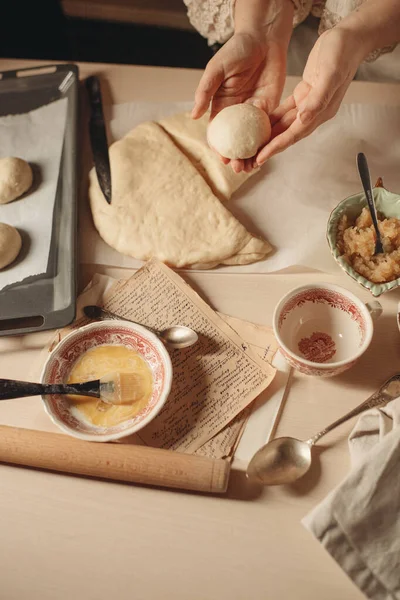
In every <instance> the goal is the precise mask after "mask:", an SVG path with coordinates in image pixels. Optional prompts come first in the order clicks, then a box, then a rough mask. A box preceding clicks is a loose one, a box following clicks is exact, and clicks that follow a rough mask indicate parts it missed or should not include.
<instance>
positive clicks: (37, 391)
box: [0, 373, 142, 404]
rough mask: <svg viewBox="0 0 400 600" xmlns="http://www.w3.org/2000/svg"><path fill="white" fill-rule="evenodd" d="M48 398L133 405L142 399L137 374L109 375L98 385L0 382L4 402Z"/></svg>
mask: <svg viewBox="0 0 400 600" xmlns="http://www.w3.org/2000/svg"><path fill="white" fill-rule="evenodd" d="M48 394H68V395H79V396H91V397H92V398H100V399H101V400H103V401H104V402H107V403H108V404H129V403H131V402H136V401H137V400H139V399H140V398H141V397H142V394H141V382H140V377H139V376H138V375H137V374H136V373H109V374H107V375H105V376H104V377H101V378H100V379H95V380H94V381H85V382H83V383H61V384H60V383H32V382H30V381H16V380H14V379H0V400H10V399H11V398H22V397H25V396H38V395H48Z"/></svg>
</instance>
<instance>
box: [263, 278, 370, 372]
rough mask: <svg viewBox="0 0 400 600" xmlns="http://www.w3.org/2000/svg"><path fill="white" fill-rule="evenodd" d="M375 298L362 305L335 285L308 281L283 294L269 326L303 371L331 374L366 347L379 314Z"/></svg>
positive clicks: (351, 362) (353, 360)
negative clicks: (271, 325) (307, 283)
mask: <svg viewBox="0 0 400 600" xmlns="http://www.w3.org/2000/svg"><path fill="white" fill-rule="evenodd" d="M381 312H382V307H381V305H380V304H379V302H378V301H376V300H375V301H374V302H371V303H367V304H364V303H363V302H361V300H359V299H358V298H357V296H355V295H354V294H352V293H351V292H349V291H348V290H346V289H345V288H342V287H340V286H338V285H332V284H325V283H324V284H310V285H305V286H302V287H300V288H296V289H294V290H292V291H291V292H289V293H288V294H286V296H284V297H283V298H282V300H281V301H280V302H279V303H278V305H277V306H276V308H275V312H274V316H273V329H274V333H275V337H276V339H277V341H278V344H279V348H280V351H281V353H282V354H283V355H284V357H285V358H286V360H287V361H288V363H289V364H290V365H292V367H294V368H295V369H297V370H298V371H300V372H301V373H305V374H306V375H316V376H320V377H321V376H322V377H332V376H334V375H339V374H340V373H342V372H343V371H345V370H346V369H349V368H350V367H352V366H353V365H354V364H355V363H356V361H357V360H358V359H359V358H360V356H361V355H362V354H364V352H365V351H366V349H367V348H368V346H369V344H370V342H371V340H372V335H373V331H374V326H373V318H374V319H375V318H377V317H379V316H380V314H381Z"/></svg>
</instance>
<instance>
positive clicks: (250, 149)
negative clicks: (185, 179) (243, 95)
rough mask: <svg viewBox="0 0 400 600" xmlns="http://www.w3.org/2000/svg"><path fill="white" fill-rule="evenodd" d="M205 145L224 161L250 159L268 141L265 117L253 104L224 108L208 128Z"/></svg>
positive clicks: (268, 133) (268, 125)
mask: <svg viewBox="0 0 400 600" xmlns="http://www.w3.org/2000/svg"><path fill="white" fill-rule="evenodd" d="M207 137H208V143H209V144H210V146H212V148H214V150H216V151H217V152H218V153H219V154H221V155H222V156H225V157H226V158H230V159H235V158H251V157H252V156H255V154H256V153H257V150H258V149H259V148H260V147H261V146H263V145H264V144H266V143H267V142H268V140H269V138H270V137H271V124H270V122H269V118H268V115H267V113H265V112H264V111H263V110H261V109H260V108H257V106H253V104H234V105H233V106H228V107H227V108H224V109H223V110H221V112H219V113H218V114H217V116H216V117H214V119H213V120H212V121H211V123H210V125H209V126H208V134H207Z"/></svg>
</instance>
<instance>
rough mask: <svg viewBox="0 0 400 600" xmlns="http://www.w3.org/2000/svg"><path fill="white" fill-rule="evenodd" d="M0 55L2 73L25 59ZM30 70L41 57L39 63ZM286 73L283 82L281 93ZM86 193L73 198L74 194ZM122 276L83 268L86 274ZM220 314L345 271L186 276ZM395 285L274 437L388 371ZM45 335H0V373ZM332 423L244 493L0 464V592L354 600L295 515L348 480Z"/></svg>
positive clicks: (325, 412)
mask: <svg viewBox="0 0 400 600" xmlns="http://www.w3.org/2000/svg"><path fill="white" fill-rule="evenodd" d="M31 64H32V63H28V62H27V61H21V60H18V61H10V60H0V70H5V69H8V68H19V67H24V66H29V65H31ZM36 64H38V63H36ZM80 73H81V77H82V78H84V77H86V76H88V75H89V74H94V73H97V74H99V75H101V76H102V80H104V81H106V82H107V86H106V93H105V101H106V103H110V102H115V103H119V102H126V101H131V100H134V99H138V100H159V98H160V95H162V99H163V100H166V101H167V100H190V99H191V98H192V97H193V92H194V89H195V86H196V83H197V81H198V80H199V77H200V72H199V71H189V70H173V69H160V68H151V67H134V66H117V65H100V64H82V65H80ZM295 83H296V80H295V79H290V80H288V82H287V86H286V92H287V91H289V90H290V89H292V88H293V86H294V85H295ZM399 92H400V86H396V85H386V84H385V85H383V84H371V83H361V82H354V83H352V84H351V86H350V89H349V91H348V94H347V96H346V101H347V102H368V103H384V104H395V105H396V104H400V93H399ZM81 200H82V201H84V198H81ZM96 271H97V272H108V273H110V274H119V275H122V276H125V277H126V276H127V275H128V274H129V273H127V272H126V270H124V271H118V270H110V269H108V270H107V269H104V267H100V266H97V265H82V266H81V273H80V274H81V280H82V282H85V281H88V280H89V279H90V276H91V274H93V273H94V272H96ZM189 280H190V281H191V282H192V283H193V285H194V286H195V287H197V288H198V289H199V290H201V292H202V294H203V295H204V296H205V297H206V299H208V300H209V302H210V303H211V304H212V305H213V306H214V307H215V308H216V309H218V310H220V311H223V312H226V313H229V314H231V315H234V316H237V317H241V318H245V319H249V320H252V321H254V322H259V323H265V324H270V323H271V316H272V311H273V308H274V305H275V303H276V302H277V301H278V299H279V298H280V297H281V295H282V294H284V293H285V292H286V291H287V290H289V289H290V288H293V287H295V286H297V285H300V284H302V283H303V282H304V281H305V280H306V281H331V282H336V283H339V284H341V285H345V286H346V287H347V288H348V289H351V290H352V291H354V292H355V293H356V294H357V295H358V296H359V297H360V298H362V299H364V300H366V301H368V300H369V299H371V298H370V297H369V296H368V294H367V293H366V292H365V291H363V290H361V289H360V288H359V287H357V286H356V285H355V284H353V283H352V282H351V281H350V280H349V279H348V278H347V277H346V276H345V275H344V274H342V273H341V272H339V270H338V271H337V273H336V274H334V275H329V276H328V275H324V274H321V273H319V274H311V273H308V274H304V273H303V274H302V273H296V274H295V273H293V274H290V275H288V274H287V273H286V274H277V275H229V274H226V275H221V274H218V273H216V272H207V273H196V274H192V275H190V277H189ZM399 299H400V294H399V293H398V292H396V291H395V292H393V293H391V294H389V295H387V297H385V296H384V297H383V299H382V300H381V302H382V305H383V308H384V314H383V316H382V317H381V319H380V320H379V321H378V323H377V325H376V330H375V335H374V339H373V342H372V345H371V346H370V348H369V350H368V351H367V353H366V354H365V355H364V357H363V358H362V359H361V361H360V362H359V363H358V364H357V365H356V367H354V368H353V369H352V370H351V371H349V372H347V373H345V374H343V375H342V376H339V377H336V378H334V379H331V380H319V379H317V378H316V379H314V378H310V377H303V376H299V375H296V376H295V377H294V379H293V382H292V385H291V388H290V392H289V395H288V398H287V401H286V404H285V406H284V410H283V414H282V416H281V419H280V422H279V425H278V428H277V434H278V435H294V436H296V437H300V438H301V437H305V438H306V437H309V436H310V435H311V434H313V433H316V432H317V431H318V430H319V429H321V428H322V427H323V426H325V425H326V424H328V423H330V422H331V421H333V420H334V419H335V418H337V417H338V416H340V415H341V414H343V413H344V412H346V411H347V410H349V409H350V408H352V407H353V406H355V405H356V404H358V403H359V402H360V401H361V400H363V399H364V398H365V397H366V396H367V395H369V394H370V393H371V392H372V391H374V390H375V389H376V388H377V387H378V386H379V385H380V383H382V382H383V380H384V379H385V378H387V377H389V376H390V375H392V374H393V373H395V372H396V371H397V370H398V365H399V364H400V362H399V358H400V336H399V333H398V330H397V326H396V319H395V314H396V307H397V302H398V300H399ZM47 337H48V334H35V335H27V336H23V337H17V338H9V339H5V338H3V339H0V377H15V378H22V376H23V375H24V373H26V372H27V371H28V370H29V369H30V368H31V366H32V364H33V363H34V362H35V361H38V357H39V355H40V350H41V348H42V346H43V344H44V342H45V340H46V339H47ZM0 422H2V423H6V424H14V425H19V426H25V427H33V428H39V429H46V430H54V428H53V426H52V424H51V423H49V422H48V419H47V417H46V416H45V415H44V413H43V410H42V407H41V403H40V401H39V400H38V399H31V400H29V401H28V399H22V400H17V401H13V402H10V403H3V405H2V406H0ZM350 428H351V424H348V425H345V426H343V427H341V428H340V429H339V430H336V431H335V432H333V433H332V434H331V435H330V436H329V437H327V438H324V441H323V443H321V444H320V446H319V451H318V452H316V457H317V460H316V463H315V465H313V468H312V470H311V472H310V473H309V474H308V475H307V476H306V477H304V478H303V480H302V481H301V483H300V482H299V483H298V484H296V485H293V486H291V487H286V488H283V487H278V488H269V489H265V490H262V491H261V492H257V493H255V492H254V493H253V491H252V490H248V489H247V488H246V487H245V486H244V485H243V481H242V479H241V478H240V477H239V476H237V477H236V476H235V475H234V476H233V477H232V481H231V485H230V488H229V490H228V493H227V495H226V496H224V497H203V496H200V495H195V494H186V493H178V492H170V491H165V490H156V489H146V488H140V487H134V486H128V485H119V484H113V483H104V482H100V481H90V480H86V479H80V478H73V477H68V476H61V475H54V474H48V473H42V472H37V471H33V470H26V469H21V468H15V467H9V466H1V467H0V478H1V494H0V523H1V527H0V532H1V544H0V582H1V583H0V598H1V599H3V598H4V600H25V599H26V600H28V599H29V600H36V599H37V600H39V599H40V600H55V599H57V600H64V599H65V600H69V599H70V598H73V597H76V598H85V599H86V600H99V599H103V598H109V597H111V598H117V599H118V600H124V599H125V598H126V599H131V598H134V599H135V600H156V599H161V598H162V599H170V598H171V599H173V600H189V599H190V600H269V599H271V600H272V599H274V600H277V599H279V600H280V599H285V600H286V599H287V600H289V599H292V598H295V599H296V600H301V599H303V598H304V599H307V600H314V599H321V598H323V599H324V600H338V599H339V598H341V599H342V598H343V599H346V600H361V598H363V596H362V594H361V593H360V592H359V591H358V589H357V588H356V587H355V586H354V585H353V584H352V583H351V582H350V580H349V579H348V578H347V577H346V575H344V574H343V572H342V571H341V570H340V568H339V567H338V566H337V565H336V563H335V562H334V561H333V560H332V559H331V558H330V557H329V556H328V554H327V553H326V552H325V551H324V550H323V549H322V547H321V546H320V545H319V543H317V542H316V541H315V540H314V539H313V538H312V536H311V535H310V534H309V533H308V532H307V531H306V530H305V529H304V527H303V526H302V525H301V522H300V521H301V519H302V517H303V516H304V515H306V514H307V513H308V512H309V511H310V510H311V509H312V508H313V507H314V506H315V505H316V504H317V503H318V502H319V501H320V500H322V499H323V498H324V497H325V496H326V494H327V493H328V492H329V491H330V490H331V489H332V488H333V487H334V486H335V485H337V484H338V483H339V482H340V480H341V479H342V478H343V477H344V476H345V475H346V473H347V472H348V468H349V457H348V452H347V435H348V433H349V430H350Z"/></svg>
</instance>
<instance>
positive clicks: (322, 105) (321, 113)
mask: <svg viewBox="0 0 400 600" xmlns="http://www.w3.org/2000/svg"><path fill="white" fill-rule="evenodd" d="M367 53H368V50H367V49H366V45H365V44H363V41H362V39H360V37H356V36H354V35H352V33H351V32H349V31H347V30H346V29H342V28H341V27H340V25H338V26H337V27H335V28H334V29H331V30H329V31H326V32H325V33H323V34H322V35H321V36H320V37H319V38H318V40H317V42H316V43H315V46H314V47H313V49H312V51H311V52H310V55H309V57H308V60H307V64H306V67H305V69H304V73H303V80H302V81H301V83H299V84H298V85H297V86H296V88H295V90H294V92H293V94H292V95H291V96H289V98H287V100H286V101H285V102H284V103H283V104H282V105H281V106H279V107H278V108H277V109H276V110H275V111H274V112H273V113H272V114H271V115H270V117H271V125H272V136H271V141H270V142H268V144H267V145H266V146H264V148H262V149H261V150H260V151H259V152H258V154H257V156H256V158H255V159H254V161H253V166H254V167H255V166H260V165H262V164H263V163H264V162H265V161H266V160H268V159H269V158H271V156H273V155H274V154H277V153H278V152H282V151H283V150H285V149H286V148H288V147H289V146H292V145H293V144H295V143H296V142H298V141H299V140H301V139H303V138H305V137H306V136H308V135H310V133H312V132H313V131H314V130H315V129H316V128H317V127H318V126H319V125H321V124H322V123H324V122H325V121H328V120H329V119H331V118H332V117H334V116H335V115H336V113H337V111H338V109H339V106H340V104H341V102H342V100H343V97H344V95H345V93H346V90H347V88H348V87H349V85H350V82H351V81H352V79H353V78H354V75H355V74H356V71H357V69H358V67H359V65H360V63H361V62H362V61H363V60H364V58H365V56H366V54H367Z"/></svg>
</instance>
